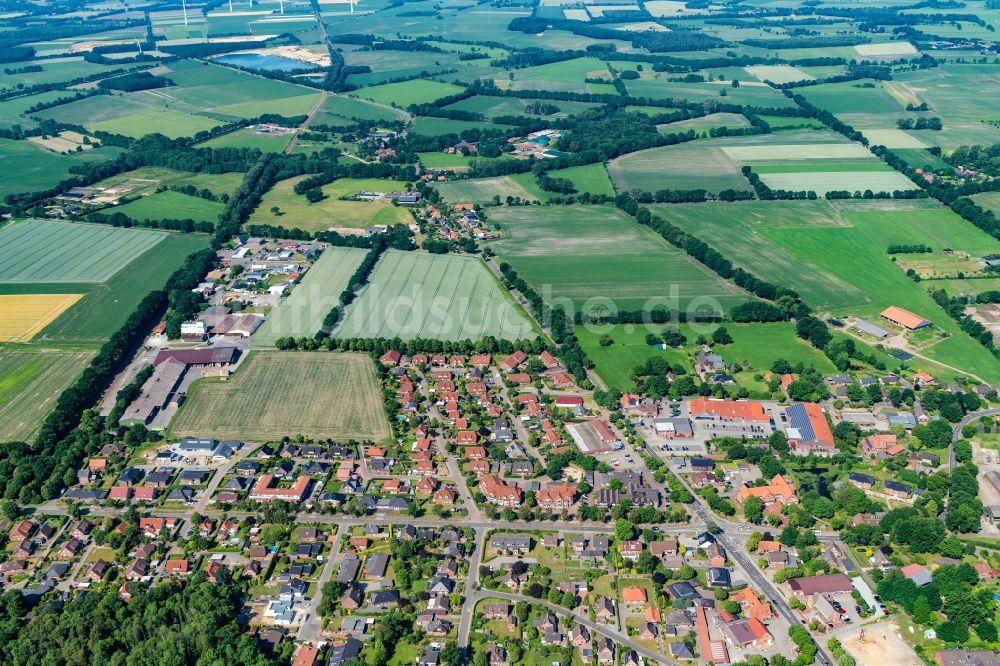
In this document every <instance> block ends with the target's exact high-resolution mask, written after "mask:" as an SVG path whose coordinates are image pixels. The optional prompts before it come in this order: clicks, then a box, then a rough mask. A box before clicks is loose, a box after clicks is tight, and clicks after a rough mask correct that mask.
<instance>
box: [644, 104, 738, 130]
mask: <svg viewBox="0 0 1000 666" xmlns="http://www.w3.org/2000/svg"><path fill="white" fill-rule="evenodd" d="M665 110H666V109H660V110H659V111H660V112H662V111H665ZM717 127H750V121H749V120H747V119H746V118H745V117H744V116H741V115H740V114H738V113H710V114H708V115H707V116H702V117H700V118H690V119H688V120H678V121H677V122H673V123H665V124H663V125H657V126H656V129H658V130H660V131H661V132H663V133H664V134H674V133H676V132H686V131H688V130H692V129H693V130H694V131H695V132H703V131H705V130H710V129H715V128H717Z"/></svg>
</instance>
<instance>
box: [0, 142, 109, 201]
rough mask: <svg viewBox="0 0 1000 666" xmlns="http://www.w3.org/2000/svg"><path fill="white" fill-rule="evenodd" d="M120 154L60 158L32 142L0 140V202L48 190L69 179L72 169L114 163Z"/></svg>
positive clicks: (101, 150) (99, 152) (103, 151)
mask: <svg viewBox="0 0 1000 666" xmlns="http://www.w3.org/2000/svg"><path fill="white" fill-rule="evenodd" d="M121 152H122V151H121V149H120V148H114V147H107V148H105V147H101V148H92V149H90V150H84V151H82V152H79V153H71V154H69V155H60V154H58V153H54V152H52V151H50V150H46V149H45V148H42V147H41V146H38V145H35V144H34V143H31V142H30V141H23V140H22V141H15V140H12V139H0V199H2V198H3V197H5V196H7V195H8V194H20V193H22V192H33V191H35V190H42V189H47V188H49V187H52V186H54V185H56V184H58V183H59V182H60V181H62V180H64V179H66V178H69V177H70V175H71V174H70V171H69V170H70V167H72V166H75V165H79V164H86V163H92V162H104V161H106V160H111V159H114V158H115V157H117V156H118V155H120V154H121Z"/></svg>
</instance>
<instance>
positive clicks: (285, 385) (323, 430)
mask: <svg viewBox="0 0 1000 666" xmlns="http://www.w3.org/2000/svg"><path fill="white" fill-rule="evenodd" d="M170 434H171V435H173V436H176V437H185V436H206V437H207V436H211V437H218V438H236V439H252V440H272V441H273V440H279V439H281V438H282V437H285V436H295V435H304V436H306V437H310V438H315V439H326V438H330V439H336V440H340V441H343V440H348V439H354V440H359V441H374V442H377V441H381V440H383V439H385V438H386V437H388V436H389V426H388V424H387V423H386V420H385V411H384V410H383V407H382V397H381V395H380V393H379V387H378V380H377V378H376V376H375V368H374V367H373V365H372V361H371V359H370V358H368V357H367V356H365V355H362V354H335V353H317V354H304V353H299V352H277V351H257V352H251V353H250V355H249V357H248V358H246V359H245V360H244V361H243V362H242V364H241V365H240V367H239V368H238V369H237V371H236V372H235V373H234V374H233V375H232V376H231V377H229V378H228V379H227V380H226V381H220V380H218V379H215V378H206V379H201V380H199V381H197V382H195V383H194V384H193V385H192V386H191V389H190V390H189V391H188V394H187V400H186V401H185V402H184V405H183V406H182V407H181V409H180V410H179V411H178V412H177V414H176V415H175V416H174V418H173V419H172V421H171V426H170Z"/></svg>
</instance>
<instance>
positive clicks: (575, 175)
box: [548, 163, 615, 197]
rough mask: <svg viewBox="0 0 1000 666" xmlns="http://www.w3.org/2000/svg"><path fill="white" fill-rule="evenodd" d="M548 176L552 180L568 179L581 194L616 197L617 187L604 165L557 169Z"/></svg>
mask: <svg viewBox="0 0 1000 666" xmlns="http://www.w3.org/2000/svg"><path fill="white" fill-rule="evenodd" d="M548 175H549V176H551V177H552V178H566V179H567V180H569V181H571V182H572V183H573V185H574V187H576V191H577V192H578V193H580V194H583V193H584V192H590V193H591V194H605V195H607V196H609V197H613V196H614V195H615V186H614V185H613V184H612V183H611V177H610V176H608V170H607V168H606V167H605V166H604V164H602V163H597V164H585V165H583V166H577V167H569V168H568V169H557V170H555V171H549V173H548Z"/></svg>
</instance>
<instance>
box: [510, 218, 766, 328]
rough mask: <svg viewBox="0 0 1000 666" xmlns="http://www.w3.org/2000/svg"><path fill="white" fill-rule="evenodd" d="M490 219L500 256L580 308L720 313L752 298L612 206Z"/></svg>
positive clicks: (539, 287) (546, 294)
mask: <svg viewBox="0 0 1000 666" xmlns="http://www.w3.org/2000/svg"><path fill="white" fill-rule="evenodd" d="M490 220H491V221H492V222H494V223H496V224H498V225H499V226H500V228H501V230H502V231H503V234H504V235H503V238H502V239H501V240H499V241H496V242H494V243H492V247H493V249H494V250H495V251H496V252H497V254H498V255H500V258H501V259H502V260H504V261H506V262H508V263H510V264H511V265H512V266H513V267H514V269H515V270H516V271H517V272H518V274H519V275H520V276H521V277H522V278H523V279H524V280H526V281H527V282H528V283H529V284H530V285H531V286H532V287H534V289H535V291H537V292H538V293H539V294H542V296H543V298H546V299H548V300H551V299H568V300H570V301H571V302H572V305H573V307H574V308H581V307H583V306H584V305H585V304H587V301H588V300H589V299H594V301H593V302H594V303H597V302H600V303H605V304H607V305H608V307H609V308H610V307H617V308H619V309H622V310H640V309H643V308H644V307H646V306H647V305H648V306H649V307H667V308H668V309H671V310H675V311H677V310H682V311H686V310H687V308H688V307H689V306H691V305H692V303H694V304H699V303H701V304H704V306H706V307H708V308H710V309H711V310H713V311H715V312H718V311H719V310H720V309H721V310H728V309H729V307H731V306H732V305H735V304H737V303H742V302H745V301H747V300H749V299H750V298H751V297H750V296H749V295H748V294H746V293H745V292H743V291H742V290H740V289H738V288H736V287H734V286H732V285H731V284H730V283H728V282H726V281H724V280H722V279H721V278H719V277H718V276H717V275H715V274H714V273H712V272H711V271H709V270H708V269H707V268H705V267H704V266H702V265H701V264H698V263H697V262H695V261H694V260H693V259H691V258H690V257H688V256H687V255H686V254H685V253H683V252H681V251H680V250H678V249H677V248H675V247H673V246H672V245H669V244H668V243H667V242H666V241H664V240H663V239H662V238H660V237H659V236H658V235H656V233H654V232H653V231H651V230H649V229H647V228H645V227H643V226H641V225H639V224H638V223H636V222H635V221H634V220H632V219H631V218H629V217H627V216H626V215H625V214H623V213H621V212H620V211H618V210H617V209H615V208H613V207H611V206H553V207H542V208H537V207H511V208H496V209H491V210H490ZM612 304H613V305H612ZM568 309H569V308H567V310H568Z"/></svg>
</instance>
